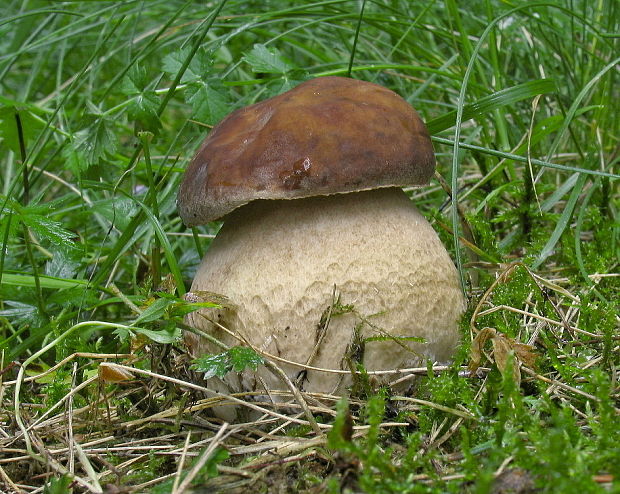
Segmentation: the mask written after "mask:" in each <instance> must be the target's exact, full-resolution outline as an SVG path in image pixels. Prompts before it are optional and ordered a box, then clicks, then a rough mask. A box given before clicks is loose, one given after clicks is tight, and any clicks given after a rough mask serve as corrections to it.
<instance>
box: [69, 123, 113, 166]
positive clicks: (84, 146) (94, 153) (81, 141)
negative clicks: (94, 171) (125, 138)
mask: <svg viewBox="0 0 620 494" xmlns="http://www.w3.org/2000/svg"><path fill="white" fill-rule="evenodd" d="M87 120H91V123H90V124H88V125H87V126H86V127H85V128H83V129H81V130H78V131H77V132H75V133H74V134H73V136H72V138H71V140H70V142H69V145H68V146H65V148H64V149H63V157H64V158H65V159H66V162H65V168H67V169H68V170H69V171H71V172H73V173H74V174H76V175H79V174H81V173H82V172H84V171H86V170H87V169H88V168H90V167H91V166H92V165H95V164H97V163H99V160H100V159H101V158H103V157H104V156H105V155H106V154H112V153H114V152H115V151H116V136H115V134H114V130H113V126H114V123H113V122H112V121H111V120H110V119H109V117H107V116H103V115H95V116H91V117H90V118H88V119H87Z"/></svg>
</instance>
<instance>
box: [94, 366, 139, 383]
mask: <svg viewBox="0 0 620 494" xmlns="http://www.w3.org/2000/svg"><path fill="white" fill-rule="evenodd" d="M132 379H134V375H133V374H132V373H131V372H129V371H128V370H126V369H123V368H121V367H118V366H117V365H114V364H113V363H110V362H101V363H100V364H99V380H100V381H102V382H107V383H118V382H122V381H130V380H132Z"/></svg>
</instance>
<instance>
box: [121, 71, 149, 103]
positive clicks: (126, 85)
mask: <svg viewBox="0 0 620 494" xmlns="http://www.w3.org/2000/svg"><path fill="white" fill-rule="evenodd" d="M148 83H149V80H148V77H147V74H146V68H144V67H143V66H140V65H138V64H134V65H132V66H131V69H129V71H128V72H127V74H126V75H125V77H123V80H122V81H121V86H120V90H121V92H122V93H124V94H126V95H127V96H132V95H134V94H137V93H141V92H142V91H143V90H144V89H145V88H146V86H147V85H148Z"/></svg>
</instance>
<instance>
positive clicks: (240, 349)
mask: <svg viewBox="0 0 620 494" xmlns="http://www.w3.org/2000/svg"><path fill="white" fill-rule="evenodd" d="M228 356H229V358H230V363H231V365H232V370H234V371H235V372H241V371H243V370H245V369H246V368H247V367H250V368H251V369H252V370H256V369H258V366H259V365H261V364H263V363H264V360H263V357H261V356H260V355H259V354H257V353H256V352H255V351H254V350H252V349H251V348H249V347H247V346H234V347H232V348H231V349H230V350H228Z"/></svg>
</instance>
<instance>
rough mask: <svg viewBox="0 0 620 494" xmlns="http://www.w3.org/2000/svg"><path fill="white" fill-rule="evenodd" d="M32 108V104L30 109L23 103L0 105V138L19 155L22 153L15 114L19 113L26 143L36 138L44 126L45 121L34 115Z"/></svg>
mask: <svg viewBox="0 0 620 494" xmlns="http://www.w3.org/2000/svg"><path fill="white" fill-rule="evenodd" d="M31 108H32V105H29V107H28V109H26V108H24V107H22V106H21V105H20V106H4V105H2V106H0V140H1V141H3V145H5V146H8V147H9V149H11V150H12V151H13V152H14V153H16V154H18V155H19V153H20V144H19V136H18V131H17V120H16V118H15V115H16V114H19V118H20V121H21V127H22V133H23V137H24V141H25V143H28V142H29V141H32V140H34V139H35V138H36V136H37V135H39V132H40V131H41V130H42V129H43V127H44V123H43V122H42V121H41V119H39V118H36V117H35V116H34V113H35V112H34V111H33V110H31ZM35 108H36V107H35ZM37 110H38V109H37ZM35 111H36V110H35ZM36 112H37V113H38V112H41V111H40V110H39V111H36ZM41 113H42V112H41ZM27 147H28V146H26V148H27Z"/></svg>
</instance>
